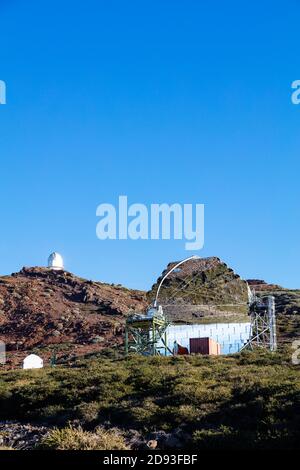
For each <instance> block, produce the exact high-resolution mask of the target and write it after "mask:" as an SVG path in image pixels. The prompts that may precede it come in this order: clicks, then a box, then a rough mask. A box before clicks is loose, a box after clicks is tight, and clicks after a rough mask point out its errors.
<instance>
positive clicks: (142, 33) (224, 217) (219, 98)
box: [0, 0, 300, 288]
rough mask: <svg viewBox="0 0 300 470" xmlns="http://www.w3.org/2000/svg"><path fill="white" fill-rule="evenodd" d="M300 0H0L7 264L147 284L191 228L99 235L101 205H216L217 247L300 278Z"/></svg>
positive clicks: (208, 241) (253, 270)
mask: <svg viewBox="0 0 300 470" xmlns="http://www.w3.org/2000/svg"><path fill="white" fill-rule="evenodd" d="M299 13H300V5H299V2H296V1H293V0H290V1H289V2H288V3H287V2H283V1H280V2H279V1H277V2H276V1H253V2H247V3H246V2H239V1H231V0H228V1H227V2H217V4H216V3H213V2H208V1H195V0H194V1H191V0H187V1H178V0H175V1H174V0H172V1H171V0H162V1H161V0H160V1H158V0H151V1H148V0H146V1H143V2H141V1H135V0H133V1H130V2H124V1H117V0H112V1H109V2H107V1H106V2H104V1H101V0H100V1H93V0H86V1H85V2H81V1H76V0H75V1H68V0H60V1H57V0H52V1H51V2H50V1H43V2H41V1H37V0H28V1H27V2H23V1H17V0H10V1H5V0H0V21H1V28H0V39H1V42H0V79H1V80H5V82H6V84H7V104H6V105H5V106H0V169H1V186H0V196H1V206H0V207H1V209H0V210H1V234H0V260H1V263H0V268H1V269H0V272H1V273H2V274H7V273H10V272H13V271H18V270H19V269H20V268H21V267H22V266H23V265H27V266H32V265H44V264H45V263H46V259H47V256H48V254H49V253H50V252H51V251H54V250H56V251H59V252H61V253H62V254H63V256H64V258H65V263H66V267H67V269H68V270H70V271H72V272H74V273H76V274H78V275H81V276H84V277H87V278H90V279H97V280H103V281H107V282H115V283H122V284H125V285H127V286H129V287H137V288H149V287H150V286H151V284H152V283H153V282H154V281H155V279H156V277H157V276H158V274H159V273H160V272H161V270H162V269H163V268H164V267H165V265H166V264H167V263H168V262H169V261H172V260H177V259H182V258H184V257H185V256H189V255H190V254H191V253H190V252H186V251H185V249H184V241H178V240H176V241H172V240H171V241H165V240H162V241H126V240H121V241H100V240H98V239H97V238H96V234H95V229H96V223H97V218H96V215H95V214H96V207H97V206H98V204H100V203H103V202H109V203H112V204H116V203H117V200H118V196H119V195H122V194H125V195H128V198H129V203H134V202H140V203H144V204H147V205H148V204H151V203H162V202H166V203H169V204H171V203H174V202H178V203H182V204H183V203H193V204H196V203H204V204H205V246H204V249H203V250H201V251H200V252H198V254H199V255H200V256H211V255H214V256H219V257H220V258H222V259H223V260H225V261H226V262H227V263H228V264H230V265H231V266H232V267H233V268H234V269H235V270H236V271H237V272H238V273H239V274H240V275H241V276H243V277H245V278H248V277H249V278H251V277H258V278H263V279H266V280H268V281H270V282H276V283H279V284H282V285H284V286H288V287H295V288H296V287H298V288H299V287H300V274H299V265H300V251H299V239H300V236H299V235H300V220H299V200H300V197H299V196H300V189H299V170H300V164H299V148H300V106H295V105H293V104H292V103H291V98H290V97H291V83H292V81H293V80H296V79H300V59H299Z"/></svg>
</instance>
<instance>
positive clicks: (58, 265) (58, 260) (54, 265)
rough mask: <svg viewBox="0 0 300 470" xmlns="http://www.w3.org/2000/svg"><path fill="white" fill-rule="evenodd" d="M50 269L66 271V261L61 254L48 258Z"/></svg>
mask: <svg viewBox="0 0 300 470" xmlns="http://www.w3.org/2000/svg"><path fill="white" fill-rule="evenodd" d="M48 268H50V269H57V270H61V269H64V260H63V257H62V256H61V255H60V254H59V253H56V252H54V253H51V255H50V256H49V258H48Z"/></svg>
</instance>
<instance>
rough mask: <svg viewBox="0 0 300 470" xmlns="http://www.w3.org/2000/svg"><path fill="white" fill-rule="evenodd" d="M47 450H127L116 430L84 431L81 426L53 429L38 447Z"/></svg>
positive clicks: (97, 429) (98, 429)
mask: <svg viewBox="0 0 300 470" xmlns="http://www.w3.org/2000/svg"><path fill="white" fill-rule="evenodd" d="M39 447H40V448H42V449H47V450H127V449H128V447H127V446H126V443H125V441H124V437H123V436H121V435H120V433H119V432H118V431H117V430H114V429H113V430H110V431H107V430H105V429H103V428H100V427H98V428H96V429H95V430H94V432H89V431H84V430H83V429H82V427H81V426H79V427H74V426H71V425H69V426H68V427H65V428H62V429H58V428H55V429H53V430H51V431H50V432H49V434H48V435H47V436H46V437H44V438H43V439H42V442H41V444H40V446H39Z"/></svg>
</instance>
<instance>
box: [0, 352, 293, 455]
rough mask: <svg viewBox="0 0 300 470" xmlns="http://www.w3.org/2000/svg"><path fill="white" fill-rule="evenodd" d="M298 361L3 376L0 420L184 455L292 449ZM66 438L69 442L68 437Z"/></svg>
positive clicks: (89, 366) (265, 356)
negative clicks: (165, 441)
mask: <svg viewBox="0 0 300 470" xmlns="http://www.w3.org/2000/svg"><path fill="white" fill-rule="evenodd" d="M290 356H291V352H290V351H289V350H288V349H286V350H284V351H282V352H278V353H273V354H271V353H267V352H252V353H251V352H244V353H242V354H237V355H234V356H227V357H224V356H223V357H222V356H221V357H215V358H214V357H208V356H187V357H175V358H174V357H170V358H159V357H152V358H145V357H137V356H132V357H129V358H127V359H117V360H114V359H109V358H105V357H102V358H99V359H97V360H93V361H91V360H89V361H82V362H81V363H77V364H75V365H74V367H72V368H62V367H60V368H59V367H57V368H54V369H43V370H42V369H41V370H31V371H23V370H18V371H8V372H1V373H0V420H18V421H31V422H38V421H40V422H43V423H47V424H49V425H50V424H51V425H55V426H60V427H62V428H64V427H66V428H67V427H68V423H70V422H71V423H73V424H74V423H75V425H77V426H78V425H80V426H81V428H80V429H81V430H82V431H86V432H87V433H90V432H93V430H94V429H98V427H99V426H101V427H102V429H107V430H109V429H111V428H114V429H118V430H119V432H121V434H123V435H126V432H128V430H129V429H130V430H135V432H136V433H139V435H141V436H147V435H150V433H153V432H154V431H165V432H166V433H173V432H175V430H176V432H177V435H179V436H181V437H180V439H181V443H182V444H183V445H184V446H185V447H190V448H194V449H202V448H235V449H236V448H286V447H296V446H297V442H299V439H300V366H295V365H292V364H291V360H290ZM63 434H64V433H63Z"/></svg>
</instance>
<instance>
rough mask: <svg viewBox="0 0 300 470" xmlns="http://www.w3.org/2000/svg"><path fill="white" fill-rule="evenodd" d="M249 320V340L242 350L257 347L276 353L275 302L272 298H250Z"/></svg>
mask: <svg viewBox="0 0 300 470" xmlns="http://www.w3.org/2000/svg"><path fill="white" fill-rule="evenodd" d="M249 315H250V320H251V326H250V338H249V340H248V341H247V343H246V344H245V345H244V346H243V348H242V349H241V350H243V349H250V350H253V349H255V348H257V347H260V348H265V349H269V350H270V351H276V349H277V335H276V316H275V300H274V297H273V296H271V295H270V296H268V297H265V298H258V297H256V296H255V295H253V296H252V299H251V301H250V306H249Z"/></svg>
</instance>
